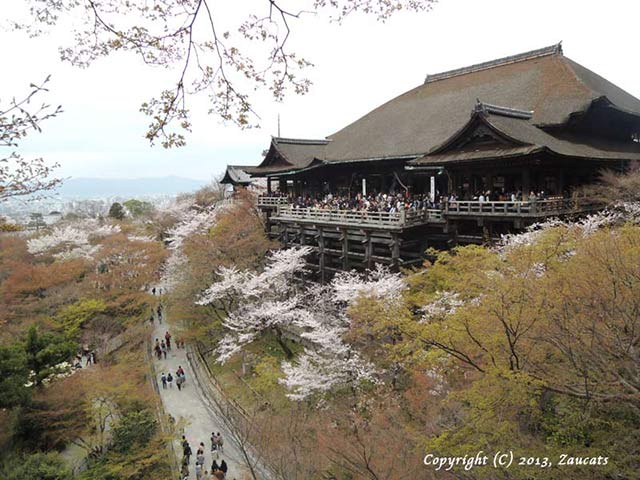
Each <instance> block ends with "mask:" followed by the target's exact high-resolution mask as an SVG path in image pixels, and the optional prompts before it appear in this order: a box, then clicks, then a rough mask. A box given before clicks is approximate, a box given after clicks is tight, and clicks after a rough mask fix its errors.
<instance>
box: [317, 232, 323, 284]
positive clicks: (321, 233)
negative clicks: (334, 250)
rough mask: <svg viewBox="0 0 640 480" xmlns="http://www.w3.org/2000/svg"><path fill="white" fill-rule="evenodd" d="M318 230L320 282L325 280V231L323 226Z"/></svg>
mask: <svg viewBox="0 0 640 480" xmlns="http://www.w3.org/2000/svg"><path fill="white" fill-rule="evenodd" d="M317 230H318V267H319V269H320V283H324V282H325V253H324V233H323V231H322V227H317Z"/></svg>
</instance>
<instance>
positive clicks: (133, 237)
mask: <svg viewBox="0 0 640 480" xmlns="http://www.w3.org/2000/svg"><path fill="white" fill-rule="evenodd" d="M127 240H129V241H130V242H147V243H151V242H155V239H154V238H152V237H147V236H144V235H129V236H128V237H127Z"/></svg>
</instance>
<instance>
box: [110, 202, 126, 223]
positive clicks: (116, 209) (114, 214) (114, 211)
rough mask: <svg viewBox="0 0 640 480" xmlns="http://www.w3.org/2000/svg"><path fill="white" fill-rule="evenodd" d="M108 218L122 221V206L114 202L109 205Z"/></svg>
mask: <svg viewBox="0 0 640 480" xmlns="http://www.w3.org/2000/svg"><path fill="white" fill-rule="evenodd" d="M109 216H110V217H111V218H115V219H116V220H122V219H123V218H124V208H123V207H122V204H120V203H118V202H114V203H113V204H112V205H111V208H109Z"/></svg>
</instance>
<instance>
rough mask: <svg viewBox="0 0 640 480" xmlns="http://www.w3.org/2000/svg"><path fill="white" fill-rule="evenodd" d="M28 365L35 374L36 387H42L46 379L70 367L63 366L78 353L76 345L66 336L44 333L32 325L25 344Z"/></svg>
mask: <svg viewBox="0 0 640 480" xmlns="http://www.w3.org/2000/svg"><path fill="white" fill-rule="evenodd" d="M24 349H25V352H26V354H27V365H28V367H29V369H30V370H31V371H32V372H33V375H34V380H35V384H36V385H42V382H43V380H44V379H46V378H47V377H49V376H50V375H53V374H55V373H62V372H64V371H65V370H66V368H68V367H63V366H61V364H63V363H64V362H66V361H67V360H69V358H70V357H71V356H72V355H73V353H74V352H75V351H76V349H77V346H76V344H75V343H74V342H73V341H71V340H69V338H68V337H67V336H66V335H61V334H56V333H51V332H44V333H40V332H39V331H38V327H37V326H35V325H32V326H31V328H30V329H29V332H28V333H27V339H26V341H25V344H24Z"/></svg>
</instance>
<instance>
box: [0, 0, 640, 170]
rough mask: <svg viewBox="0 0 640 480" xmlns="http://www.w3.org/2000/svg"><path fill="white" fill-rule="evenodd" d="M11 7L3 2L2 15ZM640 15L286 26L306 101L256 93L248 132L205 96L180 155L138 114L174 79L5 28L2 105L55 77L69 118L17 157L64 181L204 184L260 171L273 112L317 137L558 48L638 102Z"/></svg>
mask: <svg viewBox="0 0 640 480" xmlns="http://www.w3.org/2000/svg"><path fill="white" fill-rule="evenodd" d="M229 5H232V4H231V3H229ZM229 8H231V9H233V8H237V7H236V6H232V7H229ZM13 9H14V7H13V6H10V7H8V6H4V8H3V13H4V17H5V19H9V18H11V15H12V11H13ZM233 13H237V12H235V11H234V12H233ZM639 17H640V4H639V3H632V2H628V1H623V0H612V1H610V2H607V4H606V9H605V8H603V5H602V3H601V2H596V1H577V0H576V1H573V0H572V1H565V2H557V1H550V0H539V1H536V2H513V1H508V0H486V1H484V2H477V1H475V2H474V1H473V0H440V2H439V3H438V4H436V5H435V8H434V10H433V11H432V12H426V13H423V14H415V13H414V14H410V13H407V12H403V13H401V14H398V15H397V16H395V17H393V18H392V19H391V20H389V21H388V22H387V23H379V22H376V21H375V19H374V18H373V17H370V16H363V15H359V16H354V17H353V18H348V19H347V20H346V21H345V22H344V24H343V25H342V26H340V25H337V24H330V23H328V22H327V21H326V19H323V18H320V16H311V15H310V16H308V17H306V18H305V19H303V20H301V21H299V22H298V23H295V24H294V26H293V28H294V31H293V34H294V37H293V40H294V41H295V42H296V45H295V46H296V48H297V50H298V51H299V52H301V53H303V54H304V55H305V56H306V57H308V58H309V59H310V60H311V61H313V62H314V63H315V64H316V67H315V68H314V69H313V70H312V71H311V72H310V73H309V75H310V77H311V79H312V80H313V82H314V85H313V86H312V87H311V91H310V93H309V94H308V95H306V96H303V97H299V96H295V95H290V96H288V97H287V98H286V99H285V102H284V103H282V104H278V103H276V102H274V101H273V100H272V99H271V98H270V96H269V94H268V92H257V96H256V99H255V100H256V108H257V110H258V112H259V113H260V115H261V118H262V121H261V123H262V128H260V129H254V130H247V131H242V130H240V129H238V128H237V127H235V126H233V125H224V124H222V122H221V121H220V120H219V119H218V118H217V117H212V116H208V115H207V114H206V112H205V110H206V108H205V106H204V105H202V104H203V103H204V102H203V100H202V99H198V98H195V97H194V98H191V99H189V102H190V105H191V106H192V107H194V111H193V119H192V120H193V125H194V127H193V133H192V134H190V135H189V136H188V137H187V143H188V145H187V147H185V148H181V149H172V150H164V149H162V148H161V147H158V146H157V147H154V148H150V147H149V145H148V142H147V141H146V140H145V138H144V133H145V131H146V126H147V123H148V120H147V118H146V117H145V116H144V115H142V114H141V113H139V112H138V109H139V106H140V104H141V103H142V102H143V101H145V100H147V99H148V97H149V96H151V95H153V94H156V93H158V92H159V91H160V90H162V88H164V87H168V86H171V83H170V82H171V81H172V80H174V79H175V72H173V75H172V72H169V71H166V70H162V69H152V68H149V67H145V66H144V65H141V64H140V62H139V61H138V60H137V59H136V58H135V57H133V55H123V54H118V55H115V56H113V57H109V58H105V59H100V60H98V61H97V62H96V63H95V64H94V65H93V66H91V67H89V68H88V69H84V70H82V69H78V68H74V67H71V66H69V65H67V64H63V63H61V62H60V61H59V60H58V53H57V47H58V45H59V44H63V43H64V40H65V38H64V34H63V33H59V32H58V33H55V34H53V35H52V36H49V37H47V36H45V37H42V38H36V39H29V38H27V37H26V36H25V35H23V34H21V33H20V32H7V31H3V32H0V42H2V44H3V45H13V48H10V49H9V48H6V47H5V48H3V63H4V64H5V71H7V72H11V75H3V76H2V78H0V99H1V100H2V101H3V102H5V103H6V101H7V100H9V99H10V98H11V97H13V96H16V97H19V96H20V95H21V94H23V93H26V92H27V90H28V85H29V83H31V82H33V83H38V82H39V81H41V80H42V79H43V78H44V77H46V75H48V74H51V75H52V81H51V85H50V92H49V93H48V94H47V95H46V98H44V97H42V98H39V99H38V101H46V102H48V103H51V104H62V106H63V108H64V110H65V112H64V113H63V114H62V115H60V117H58V118H55V119H52V120H49V121H47V122H46V123H45V124H43V125H42V127H43V132H42V133H41V134H35V133H34V134H32V135H31V136H30V137H28V138H27V139H26V140H25V141H24V142H23V143H22V144H21V146H20V149H19V151H20V152H22V153H23V154H24V155H25V156H26V157H29V156H42V157H44V158H45V159H47V161H50V162H59V163H60V164H61V168H60V169H59V170H58V172H57V175H58V176H60V177H91V178H140V177H165V176H170V175H175V176H180V177H186V178H193V179H198V180H210V179H212V178H213V177H215V176H217V175H220V174H221V173H222V172H223V171H224V168H225V166H226V165H227V164H228V163H231V164H248V165H256V164H258V163H259V162H260V160H261V158H262V157H261V153H262V151H263V150H264V149H265V148H267V147H268V144H269V139H270V136H271V135H276V134H277V118H278V114H280V117H281V134H282V136H285V137H302V138H324V137H326V136H328V135H330V134H332V133H334V132H336V131H337V130H339V129H341V128H342V127H344V126H346V125H347V124H349V123H351V122H353V121H355V120H356V119H358V118H359V117H361V116H362V115H364V114H366V113H367V112H369V111H370V110H372V109H374V108H376V107H378V106H379V105H380V104H382V103H384V102H386V101H388V100H390V99H392V98H393V97H395V96H397V95H399V94H401V93H403V92H405V91H407V90H410V89H411V88H413V87H415V86H417V85H419V84H421V83H422V81H423V80H424V77H425V75H426V74H427V73H437V72H440V71H444V70H448V69H451V68H456V67H462V66H466V65H470V64H473V63H477V62H482V61H486V60H490V59H494V58H498V57H501V56H506V55H510V54H515V53H520V52H523V51H527V50H532V49H535V48H539V47H543V46H547V45H551V44H554V43H557V42H559V41H561V40H562V41H563V46H564V51H565V55H566V56H567V57H569V58H571V59H573V60H575V61H577V62H578V63H580V64H582V65H584V66H585V67H587V68H589V69H591V70H593V71H595V72H596V73H598V74H600V75H602V76H604V77H606V78H607V79H609V80H610V81H612V82H613V83H615V84H617V85H619V86H620V87H621V88H623V89H625V90H627V91H628V92H629V93H631V94H632V95H634V96H637V97H638V96H640V82H639V81H638V80H640V74H639V72H638V69H637V67H635V66H634V62H632V61H630V59H632V58H634V57H635V55H636V52H635V50H636V48H635V43H636V39H635V32H636V25H635V23H636V21H637V18H639ZM578 18H579V21H576V20H577V19H578ZM525 33H526V34H525ZM25 59H27V60H28V61H25Z"/></svg>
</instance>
